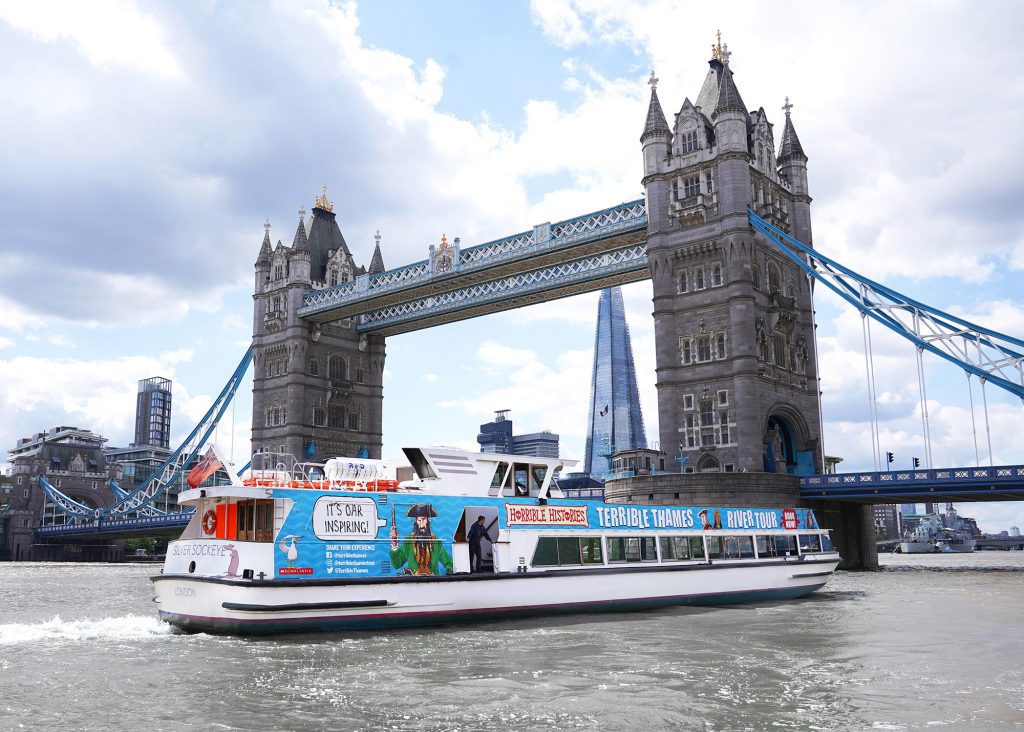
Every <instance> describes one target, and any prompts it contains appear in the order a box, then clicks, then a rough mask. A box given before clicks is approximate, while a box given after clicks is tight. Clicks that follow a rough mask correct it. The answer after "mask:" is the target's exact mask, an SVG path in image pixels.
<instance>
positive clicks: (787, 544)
mask: <svg viewBox="0 0 1024 732" xmlns="http://www.w3.org/2000/svg"><path fill="white" fill-rule="evenodd" d="M775 555H776V556H779V557H793V556H796V537H795V536H793V535H792V534H788V535H783V536H776V537H775Z"/></svg>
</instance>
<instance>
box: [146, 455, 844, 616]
mask: <svg viewBox="0 0 1024 732" xmlns="http://www.w3.org/2000/svg"><path fill="white" fill-rule="evenodd" d="M405 454H406V457H407V458H408V460H409V462H410V464H411V465H412V467H413V470H414V471H415V473H416V477H415V478H414V479H412V480H408V481H404V482H402V483H398V482H397V481H396V480H395V479H394V477H393V476H394V473H393V471H391V470H390V469H389V468H388V466H387V464H386V463H384V462H381V461H373V460H360V459H348V458H339V459H335V460H330V461H328V462H327V463H326V465H314V464H308V463H294V461H291V460H289V461H286V460H284V459H281V456H268V455H265V454H264V455H257V456H256V457H257V458H262V459H263V460H264V462H265V463H267V464H266V465H265V466H264V467H262V468H260V469H254V470H252V471H251V474H250V477H248V478H246V479H245V480H244V481H241V480H238V479H237V478H232V480H233V483H232V484H230V485H223V486H210V487H199V486H200V485H201V483H202V481H203V480H204V479H205V478H206V477H208V476H209V475H210V474H212V473H213V470H211V467H212V468H213V469H216V468H217V467H218V464H220V463H222V462H223V461H221V460H220V459H219V458H218V456H217V452H216V450H215V449H211V453H210V454H209V455H208V456H207V459H205V460H204V461H203V462H202V463H201V464H200V466H197V468H196V470H194V471H193V474H191V475H190V481H189V485H190V488H189V489H188V490H184V491H182V492H181V494H180V495H179V503H180V504H182V505H183V506H195V508H196V512H195V515H194V516H193V518H192V520H191V521H190V523H189V524H188V526H187V527H186V528H185V531H184V533H183V534H182V536H181V538H180V539H179V540H177V541H174V542H171V544H170V545H169V546H168V548H167V559H166V562H165V564H164V569H163V573H162V574H160V575H158V576H156V577H153V582H154V584H155V586H156V597H155V598H154V599H155V601H156V602H157V603H158V606H159V613H160V617H161V618H163V619H164V620H166V621H167V622H169V623H171V624H172V625H174V626H177V627H178V628H181V629H183V630H186V631H196V632H199V631H201V632H210V633H236V634H263V633H281V632H316V631H330V630H342V629H360V628H390V627H398V626H412V625H436V624H443V623H451V622H455V621H479V620H489V619H495V618H518V617H527V616H532V615H536V614H542V613H577V612H594V611H622V610H635V609H647V608H655V607H661V606H669V605H724V604H733V603H739V602H747V601H756V600H781V599H788V598H796V597H801V596H803V595H806V594H808V593H811V592H813V591H815V590H817V589H818V588H820V587H822V586H823V585H824V584H825V582H826V581H827V580H828V578H829V576H830V575H831V574H832V572H833V570H834V569H835V568H836V565H837V564H838V562H839V555H838V554H837V553H836V552H835V551H834V550H833V548H832V543H831V541H830V540H829V536H828V532H827V531H825V530H822V529H821V528H819V527H818V525H817V523H816V521H815V519H814V515H813V513H812V512H811V511H809V510H806V509H799V508H792V509H769V508H726V507H720V506H696V507H690V506H670V505H664V506H656V505H633V504H611V503H604V502H601V501H592V500H571V499H567V498H564V497H563V496H562V493H561V492H560V491H559V489H558V487H557V481H555V480H554V479H553V478H554V476H555V473H556V472H557V471H558V470H559V469H561V467H562V466H563V465H565V466H570V465H572V464H573V461H568V460H559V459H550V458H540V457H524V456H519V455H500V454H493V453H485V454H480V453H472V452H466V451H464V450H458V449H454V448H446V447H431V448H422V449H420V448H407V449H406V450H405ZM268 460H269V461H270V462H267V461H268ZM254 464H255V463H254ZM197 471H198V472H197ZM227 472H228V474H229V475H233V474H232V472H231V471H230V470H228V471H227Z"/></svg>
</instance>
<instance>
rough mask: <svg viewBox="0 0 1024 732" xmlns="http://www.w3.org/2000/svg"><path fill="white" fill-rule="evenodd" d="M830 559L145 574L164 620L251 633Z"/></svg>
mask: <svg viewBox="0 0 1024 732" xmlns="http://www.w3.org/2000/svg"><path fill="white" fill-rule="evenodd" d="M838 562H839V556H838V554H836V553H834V552H831V553H823V554H819V555H814V556H811V557H807V558H803V557H801V558H799V559H798V558H795V557H794V558H787V559H784V560H766V561H757V560H753V561H750V562H739V561H723V562H714V563H707V562H701V563H696V562H694V563H681V564H678V565H669V566H658V567H622V568H614V569H603V570H594V569H585V570H549V571H540V572H538V571H532V572H529V573H508V574H462V575H459V574H457V575H451V576H446V577H398V578H375V579H357V580H353V579H336V580H291V581H287V580H280V579H276V580H264V581H260V580H239V579H233V578H210V577H199V576H195V575H187V574H175V575H159V576H157V577H154V578H153V580H154V583H155V585H156V593H157V594H156V597H155V598H154V599H155V601H156V602H157V603H158V605H159V613H160V616H161V618H162V619H164V620H165V621H167V622H168V623H170V624H172V625H174V626H176V627H178V628H181V629H182V630H185V631H188V632H209V633H230V634H243V635H245V634H250V635H257V634H266V633H281V632H321V631H336V630H355V629H368V628H391V627H402V626H420V625H442V624H448V623H454V622H474V621H483V620H493V619H499V618H522V617H524V616H526V615H530V616H532V615H537V614H554V613H578V612H618V611H625V610H638V609H648V608H656V607H664V606H671V605H732V604H737V603H741V602H753V601H765V600H784V599H792V598H797V597H802V596H804V595H807V594H809V593H811V592H814V591H815V590H817V589H819V588H820V587H821V586H823V585H824V584H825V582H826V581H827V580H828V578H829V576H830V575H831V574H832V572H833V571H834V570H835V568H836V565H837V564H838ZM598 574H600V575H602V576H601V577H597V576H595V575H598Z"/></svg>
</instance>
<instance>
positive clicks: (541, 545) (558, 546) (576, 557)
mask: <svg viewBox="0 0 1024 732" xmlns="http://www.w3.org/2000/svg"><path fill="white" fill-rule="evenodd" d="M581 564H603V559H602V556H601V539H600V538H599V537H596V536H542V537H540V538H539V539H537V549H536V550H535V551H534V553H533V566H535V567H555V566H579V565H581Z"/></svg>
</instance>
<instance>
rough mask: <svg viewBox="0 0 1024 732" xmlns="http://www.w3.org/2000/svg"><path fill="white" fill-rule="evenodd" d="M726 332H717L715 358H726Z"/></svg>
mask: <svg viewBox="0 0 1024 732" xmlns="http://www.w3.org/2000/svg"><path fill="white" fill-rule="evenodd" d="M725 355H726V354H725V333H716V334H715V358H717V359H718V360H722V359H723V358H725Z"/></svg>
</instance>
